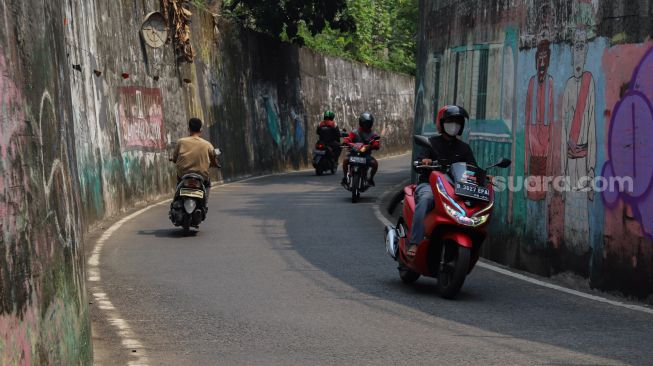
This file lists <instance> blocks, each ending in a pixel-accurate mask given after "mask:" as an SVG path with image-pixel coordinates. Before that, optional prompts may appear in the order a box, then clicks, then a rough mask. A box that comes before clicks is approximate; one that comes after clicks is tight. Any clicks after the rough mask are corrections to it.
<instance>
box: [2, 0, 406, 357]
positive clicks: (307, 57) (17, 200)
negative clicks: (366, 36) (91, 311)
mask: <svg viewBox="0 0 653 366" xmlns="http://www.w3.org/2000/svg"><path fill="white" fill-rule="evenodd" d="M160 10H161V9H160V2H159V1H157V0H144V1H142V0H138V1H137V0H116V1H104V0H95V1H86V0H84V1H81V0H66V1H64V2H51V1H42V0H27V1H18V0H11V1H4V2H0V17H1V19H2V20H1V21H0V227H1V230H0V363H1V364H23V363H27V364H30V363H33V364H66V365H67V364H77V363H89V362H90V359H91V345H90V344H89V342H90V334H89V333H90V330H89V320H88V319H89V318H88V306H87V304H88V302H87V300H86V299H87V295H86V288H85V287H86V286H88V287H89V290H90V291H91V292H92V291H93V290H94V288H95V287H94V286H95V283H94V282H92V281H91V282H88V283H86V284H85V282H84V262H83V257H84V256H83V237H84V233H86V232H87V231H88V229H89V228H90V227H92V226H93V225H95V224H96V223H98V222H99V221H100V220H102V219H104V218H107V217H109V216H114V215H117V214H120V213H121V212H123V211H124V210H126V209H128V208H130V207H133V206H134V205H136V204H137V203H143V202H147V201H151V200H154V199H157V198H159V197H161V196H162V195H167V194H171V193H172V189H173V182H174V179H175V178H174V167H173V166H172V164H170V163H169V162H168V157H169V153H170V152H171V149H172V146H173V142H174V141H175V140H176V139H178V138H179V137H182V136H184V135H185V134H186V121H187V120H188V118H189V117H191V116H199V117H200V118H202V119H203V120H205V121H206V122H207V128H206V129H205V137H206V138H207V139H209V140H210V141H211V142H212V143H213V144H214V145H215V146H218V147H220V148H222V149H223V151H224V155H223V163H224V169H223V170H222V171H221V172H219V173H217V172H214V173H215V176H214V179H225V180H228V179H234V178H238V177H242V176H247V175H255V174H262V173H270V172H280V171H285V170H288V169H295V168H302V167H307V166H308V165H309V159H310V153H311V148H312V146H313V144H314V143H315V136H314V130H315V125H316V124H317V123H318V122H319V120H320V118H319V117H320V116H321V113H322V111H323V109H325V108H331V109H334V110H335V111H336V113H337V118H338V120H339V122H340V123H341V125H342V126H345V127H348V128H351V127H352V126H354V125H355V124H356V120H357V115H358V114H359V113H360V112H362V111H363V110H369V111H371V112H373V113H375V114H376V117H377V120H378V121H379V122H378V125H377V126H378V129H379V131H381V133H382V135H383V138H384V148H383V150H382V151H381V154H389V153H396V152H402V151H404V150H405V149H406V148H408V146H409V145H408V141H409V135H410V133H411V131H412V121H413V108H414V103H413V100H414V98H413V90H414V80H413V79H412V78H410V77H407V76H402V75H396V74H391V73H388V72H384V71H379V70H375V69H371V68H368V67H366V66H364V65H361V64H357V63H352V62H348V61H343V60H338V59H334V58H330V57H325V56H322V55H317V54H314V53H312V52H311V51H308V50H305V49H299V48H297V47H294V46H291V45H287V44H280V43H278V42H274V41H272V40H270V39H268V38H266V37H264V36H261V35H257V34H254V33H251V32H248V31H243V30H241V29H240V28H238V27H237V26H235V25H234V24H231V23H229V22H228V21H224V20H221V18H220V17H214V16H212V15H211V14H208V13H206V12H201V11H195V12H194V15H193V19H192V26H191V28H192V35H191V37H192V43H193V46H194V48H195V51H196V54H197V56H196V59H195V62H194V63H193V64H182V65H178V64H177V62H176V59H175V55H174V53H173V46H172V45H171V44H166V45H165V46H163V47H161V48H157V49H154V48H150V47H148V46H147V45H146V44H145V43H144V42H143V40H142V38H141V36H140V33H139V31H140V27H141V23H142V21H143V20H144V18H145V16H146V15H147V14H149V13H150V12H153V11H160ZM184 80H187V81H188V82H186V81H184ZM165 220H166V218H162V223H163V224H164V225H165Z"/></svg>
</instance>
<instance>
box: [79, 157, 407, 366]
mask: <svg viewBox="0 0 653 366" xmlns="http://www.w3.org/2000/svg"><path fill="white" fill-rule="evenodd" d="M405 155H407V154H403V155H396V156H389V157H386V158H383V159H379V160H386V159H392V158H400V157H402V156H405ZM312 170H313V169H303V170H294V171H290V172H284V173H275V174H267V175H260V176H255V177H249V178H245V179H240V180H235V181H232V182H229V183H218V184H215V185H213V186H212V187H211V190H212V191H213V190H218V189H220V188H228V187H232V186H235V187H237V188H241V187H238V184H241V183H246V182H251V181H254V180H258V179H264V178H269V177H275V176H284V175H291V174H294V173H305V172H309V171H312ZM169 202H170V199H169V198H166V199H164V200H162V201H160V202H156V203H153V204H151V205H149V206H147V207H145V208H143V209H141V210H138V211H136V212H134V213H132V214H131V215H128V216H126V217H124V218H122V219H120V220H119V221H118V222H116V223H115V224H113V225H111V227H110V228H108V229H107V230H105V231H104V233H103V234H102V236H100V238H99V239H98V240H97V242H96V244H95V247H94V248H93V252H91V256H90V257H89V259H88V268H87V273H88V276H87V277H88V278H87V279H88V282H90V283H93V284H92V285H91V292H92V295H93V297H94V298H95V302H97V304H98V308H99V309H100V310H102V311H103V312H104V313H105V315H106V318H107V321H108V322H109V324H111V325H112V326H113V327H114V328H116V331H117V334H118V335H119V337H120V338H121V343H122V345H123V346H124V347H125V348H127V349H130V350H139V352H140V353H139V352H136V353H134V352H132V353H131V355H132V357H135V358H136V360H132V361H130V362H129V363H128V365H148V362H149V360H148V358H147V353H146V352H145V350H144V347H143V345H142V344H141V343H140V342H139V341H137V340H136V335H135V334H134V332H133V331H132V330H131V328H130V327H129V324H128V323H127V322H126V321H125V320H123V319H122V318H121V317H120V314H119V313H118V311H117V310H116V308H115V306H113V304H112V303H111V301H110V300H109V298H108V296H107V295H106V293H105V292H104V291H103V290H102V288H101V287H100V285H99V282H100V280H101V276H100V268H99V266H100V255H101V252H102V248H103V247H104V244H105V243H106V242H107V240H109V238H110V237H111V235H113V233H115V232H116V231H118V229H120V227H122V225H124V224H125V223H126V222H127V221H129V220H132V219H134V218H135V217H137V216H139V215H141V214H143V213H145V212H146V211H149V210H150V209H152V208H154V207H157V206H160V205H163V204H164V203H169ZM380 212H381V211H379V214H380ZM377 217H378V216H377ZM137 353H138V354H137Z"/></svg>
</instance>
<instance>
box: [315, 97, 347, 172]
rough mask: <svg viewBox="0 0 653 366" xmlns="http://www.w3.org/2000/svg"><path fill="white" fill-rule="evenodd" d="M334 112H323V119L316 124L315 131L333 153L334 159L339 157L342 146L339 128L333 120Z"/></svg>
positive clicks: (336, 159)
mask: <svg viewBox="0 0 653 366" xmlns="http://www.w3.org/2000/svg"><path fill="white" fill-rule="evenodd" d="M335 118H336V115H335V113H333V111H331V110H327V111H325V112H324V120H323V121H322V122H320V124H319V125H318V126H317V130H316V133H317V135H318V136H319V140H320V141H322V142H323V143H324V144H325V145H326V146H327V147H328V148H329V149H330V150H331V153H332V154H333V158H334V160H335V161H336V162H337V161H338V159H340V154H341V152H342V148H341V147H340V130H339V129H338V124H337V123H336V122H335V121H334V119H335Z"/></svg>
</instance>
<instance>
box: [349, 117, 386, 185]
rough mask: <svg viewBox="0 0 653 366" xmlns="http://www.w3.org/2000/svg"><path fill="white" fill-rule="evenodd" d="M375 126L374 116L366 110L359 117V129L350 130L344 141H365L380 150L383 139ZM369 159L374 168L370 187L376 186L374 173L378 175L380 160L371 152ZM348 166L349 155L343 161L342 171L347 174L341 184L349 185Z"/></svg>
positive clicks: (369, 180) (372, 147)
mask: <svg viewBox="0 0 653 366" xmlns="http://www.w3.org/2000/svg"><path fill="white" fill-rule="evenodd" d="M373 126H374V116H373V115H372V114H371V113H369V112H365V113H363V114H361V116H360V118H359V119H358V130H356V131H352V132H350V133H349V136H347V137H345V140H344V143H345V144H356V143H364V144H366V145H370V148H371V149H372V150H379V149H380V148H381V141H380V139H378V138H379V135H378V134H376V133H375V132H374V131H373V130H372V127H373ZM375 138H376V139H375ZM368 159H369V164H370V168H371V169H372V170H371V171H370V176H369V178H368V179H367V184H368V185H369V186H370V187H374V186H375V183H374V175H376V172H377V171H378V170H379V162H378V161H376V159H375V158H374V157H373V156H372V154H371V152H370V154H369V156H368ZM348 168H349V155H347V156H345V159H344V160H343V161H342V171H343V173H344V174H345V176H344V177H343V178H342V182H341V184H342V185H344V186H346V185H347V170H348Z"/></svg>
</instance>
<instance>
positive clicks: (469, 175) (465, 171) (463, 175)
mask: <svg viewBox="0 0 653 366" xmlns="http://www.w3.org/2000/svg"><path fill="white" fill-rule="evenodd" d="M450 174H451V178H452V179H453V180H454V182H456V183H469V184H475V185H478V186H481V187H484V186H485V181H486V173H485V170H483V169H481V168H479V167H477V166H474V165H471V164H467V163H455V164H452V165H451V168H450Z"/></svg>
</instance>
